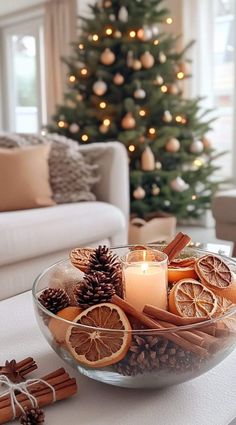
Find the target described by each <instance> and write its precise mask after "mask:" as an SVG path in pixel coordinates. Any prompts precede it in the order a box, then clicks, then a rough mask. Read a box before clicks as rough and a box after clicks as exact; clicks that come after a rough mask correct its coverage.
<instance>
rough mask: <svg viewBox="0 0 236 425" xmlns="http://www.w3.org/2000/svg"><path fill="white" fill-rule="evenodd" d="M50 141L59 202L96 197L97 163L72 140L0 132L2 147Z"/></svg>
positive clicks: (51, 167)
mask: <svg viewBox="0 0 236 425" xmlns="http://www.w3.org/2000/svg"><path fill="white" fill-rule="evenodd" d="M47 143H50V144H51V151H50V156H49V171H50V185H51V188H52V192H53V200H54V201H55V202H56V203H58V204H65V203H70V202H79V201H94V200H95V199H96V197H95V195H94V194H93V193H92V192H91V188H92V186H93V185H94V184H95V183H97V182H98V181H99V175H98V166H97V165H91V164H89V163H88V161H87V160H86V159H85V157H84V155H83V154H82V153H81V152H80V149H79V145H78V144H77V143H76V142H74V141H73V140H70V139H67V138H66V137H63V136H59V135H58V134H48V135H47V136H39V135H32V134H20V135H18V134H0V147H5V148H13V147H20V146H29V145H38V144H47Z"/></svg>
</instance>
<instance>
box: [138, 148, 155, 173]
mask: <svg viewBox="0 0 236 425" xmlns="http://www.w3.org/2000/svg"><path fill="white" fill-rule="evenodd" d="M141 170H143V171H152V170H155V157H154V154H153V152H152V150H151V148H150V146H146V148H145V149H144V151H143V153H142V155H141Z"/></svg>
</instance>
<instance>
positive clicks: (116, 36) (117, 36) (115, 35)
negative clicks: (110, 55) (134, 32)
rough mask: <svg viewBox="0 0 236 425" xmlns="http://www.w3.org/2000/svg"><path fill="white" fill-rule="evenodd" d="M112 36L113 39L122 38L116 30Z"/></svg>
mask: <svg viewBox="0 0 236 425" xmlns="http://www.w3.org/2000/svg"><path fill="white" fill-rule="evenodd" d="M113 35H114V37H115V38H121V37H122V33H121V32H120V31H118V30H116V31H115V32H114V34H113Z"/></svg>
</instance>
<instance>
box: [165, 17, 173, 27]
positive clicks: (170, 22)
mask: <svg viewBox="0 0 236 425" xmlns="http://www.w3.org/2000/svg"><path fill="white" fill-rule="evenodd" d="M166 23H167V24H168V25H171V24H172V23H173V19H172V18H170V17H168V18H166Z"/></svg>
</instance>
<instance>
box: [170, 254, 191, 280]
mask: <svg viewBox="0 0 236 425" xmlns="http://www.w3.org/2000/svg"><path fill="white" fill-rule="evenodd" d="M195 262H196V258H194V257H189V258H179V259H176V260H173V261H171V263H170V264H169V266H168V281H169V282H170V283H173V282H178V281H179V280H182V279H187V278H190V279H197V273H196V272H195V269H194V266H195Z"/></svg>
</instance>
